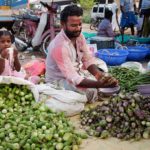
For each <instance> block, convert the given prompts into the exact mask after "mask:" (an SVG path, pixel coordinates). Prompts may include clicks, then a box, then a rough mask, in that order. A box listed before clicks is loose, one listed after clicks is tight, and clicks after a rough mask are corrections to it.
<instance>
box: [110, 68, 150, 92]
mask: <svg viewBox="0 0 150 150" xmlns="http://www.w3.org/2000/svg"><path fill="white" fill-rule="evenodd" d="M109 73H110V74H111V75H112V76H114V77H115V78H117V79H118V80H119V84H120V86H121V89H122V90H125V91H126V92H130V91H136V86H137V85H141V84H150V73H149V72H147V73H145V74H141V73H140V72H138V71H136V70H134V69H128V68H123V67H112V68H110V69H109Z"/></svg>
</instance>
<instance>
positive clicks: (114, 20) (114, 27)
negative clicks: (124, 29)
mask: <svg viewBox="0 0 150 150" xmlns="http://www.w3.org/2000/svg"><path fill="white" fill-rule="evenodd" d="M117 9H118V6H117V3H116V2H114V3H112V12H113V16H112V22H111V24H112V29H113V30H115V29H117V27H118V25H117V20H116V10H117Z"/></svg>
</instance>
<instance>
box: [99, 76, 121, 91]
mask: <svg viewBox="0 0 150 150" xmlns="http://www.w3.org/2000/svg"><path fill="white" fill-rule="evenodd" d="M98 83H99V85H100V86H101V87H102V88H109V87H115V86H118V80H116V79H115V78H114V77H112V76H110V75H105V74H104V75H103V76H101V78H99V79H98Z"/></svg>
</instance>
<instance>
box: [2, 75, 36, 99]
mask: <svg viewBox="0 0 150 150" xmlns="http://www.w3.org/2000/svg"><path fill="white" fill-rule="evenodd" d="M11 83H13V84H17V85H27V87H28V88H29V89H30V90H31V92H32V93H33V96H34V98H35V101H38V100H39V92H38V90H37V88H36V87H35V85H34V84H32V83H31V82H30V81H27V80H24V79H22V78H18V77H13V76H0V84H11Z"/></svg>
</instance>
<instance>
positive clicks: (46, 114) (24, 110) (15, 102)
mask: <svg viewBox="0 0 150 150" xmlns="http://www.w3.org/2000/svg"><path fill="white" fill-rule="evenodd" d="M0 111H1V113H0V150H6V149H9V150H11V149H12V150H29V149H31V150H41V149H42V150H55V149H56V150H78V149H79V145H80V144H81V140H82V138H86V137H85V136H86V135H84V134H78V133H75V130H74V127H73V126H72V125H71V123H70V122H69V120H68V119H67V118H66V117H65V116H64V114H63V113H55V112H53V111H51V110H50V109H48V108H47V107H46V106H45V105H43V104H42V103H35V102H34V97H33V94H32V93H31V91H30V90H29V89H28V88H27V87H26V86H22V85H14V84H11V85H4V84H0Z"/></svg>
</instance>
